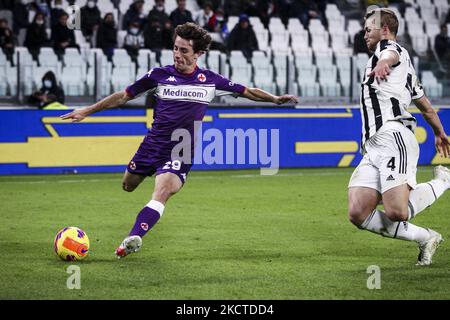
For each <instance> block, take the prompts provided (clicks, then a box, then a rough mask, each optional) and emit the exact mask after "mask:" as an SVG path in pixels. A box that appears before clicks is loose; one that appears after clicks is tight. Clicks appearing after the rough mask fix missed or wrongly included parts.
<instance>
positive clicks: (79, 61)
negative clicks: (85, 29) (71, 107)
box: [60, 48, 87, 96]
mask: <svg viewBox="0 0 450 320" xmlns="http://www.w3.org/2000/svg"><path fill="white" fill-rule="evenodd" d="M86 71H87V63H86V61H85V60H84V59H83V57H82V56H81V54H80V53H79V52H78V50H77V49H74V48H68V49H66V52H65V55H64V67H63V69H62V73H61V77H60V80H61V84H62V86H63V89H64V92H65V94H66V95H67V96H81V95H84V93H85V82H86V73H87V72H86Z"/></svg>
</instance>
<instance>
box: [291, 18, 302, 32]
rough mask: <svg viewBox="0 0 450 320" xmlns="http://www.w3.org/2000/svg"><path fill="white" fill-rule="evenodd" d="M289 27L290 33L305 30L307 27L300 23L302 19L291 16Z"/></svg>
mask: <svg viewBox="0 0 450 320" xmlns="http://www.w3.org/2000/svg"><path fill="white" fill-rule="evenodd" d="M287 29H288V31H289V33H290V34H295V33H297V32H303V31H305V28H304V27H303V25H302V24H301V23H300V19H298V18H289V20H288V27H287Z"/></svg>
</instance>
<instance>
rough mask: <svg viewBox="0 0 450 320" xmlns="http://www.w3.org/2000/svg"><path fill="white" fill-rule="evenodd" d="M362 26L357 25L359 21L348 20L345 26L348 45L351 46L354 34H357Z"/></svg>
mask: <svg viewBox="0 0 450 320" xmlns="http://www.w3.org/2000/svg"><path fill="white" fill-rule="evenodd" d="M361 29H362V26H361V24H360V23H359V20H356V19H350V20H348V26H347V32H348V36H349V40H350V43H351V44H353V41H354V38H355V34H357V33H358V32H359V31H361Z"/></svg>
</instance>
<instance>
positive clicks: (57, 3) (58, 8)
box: [50, 0, 66, 27]
mask: <svg viewBox="0 0 450 320" xmlns="http://www.w3.org/2000/svg"><path fill="white" fill-rule="evenodd" d="M63 13H66V11H64V6H63V4H62V0H54V2H53V5H52V6H51V10H50V26H51V27H54V26H56V25H57V24H58V23H59V18H60V17H61V15H62V14H63Z"/></svg>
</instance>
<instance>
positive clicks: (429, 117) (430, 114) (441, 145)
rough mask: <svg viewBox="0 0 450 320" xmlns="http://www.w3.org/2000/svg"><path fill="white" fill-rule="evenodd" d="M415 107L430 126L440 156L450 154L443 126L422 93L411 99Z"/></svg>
mask: <svg viewBox="0 0 450 320" xmlns="http://www.w3.org/2000/svg"><path fill="white" fill-rule="evenodd" d="M413 101H414V104H415V105H416V107H417V108H418V109H419V110H420V112H422V115H423V117H424V119H425V120H426V122H428V124H429V125H430V126H431V128H432V129H433V132H434V142H435V145H436V150H437V151H438V152H439V154H440V155H441V157H449V156H450V142H449V140H448V137H447V135H446V134H445V131H444V127H443V126H442V123H441V120H440V119H439V116H438V115H437V113H436V111H434V109H433V107H432V106H431V102H430V100H428V98H427V97H426V96H425V95H423V96H422V97H421V98H419V99H415V100H413Z"/></svg>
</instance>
